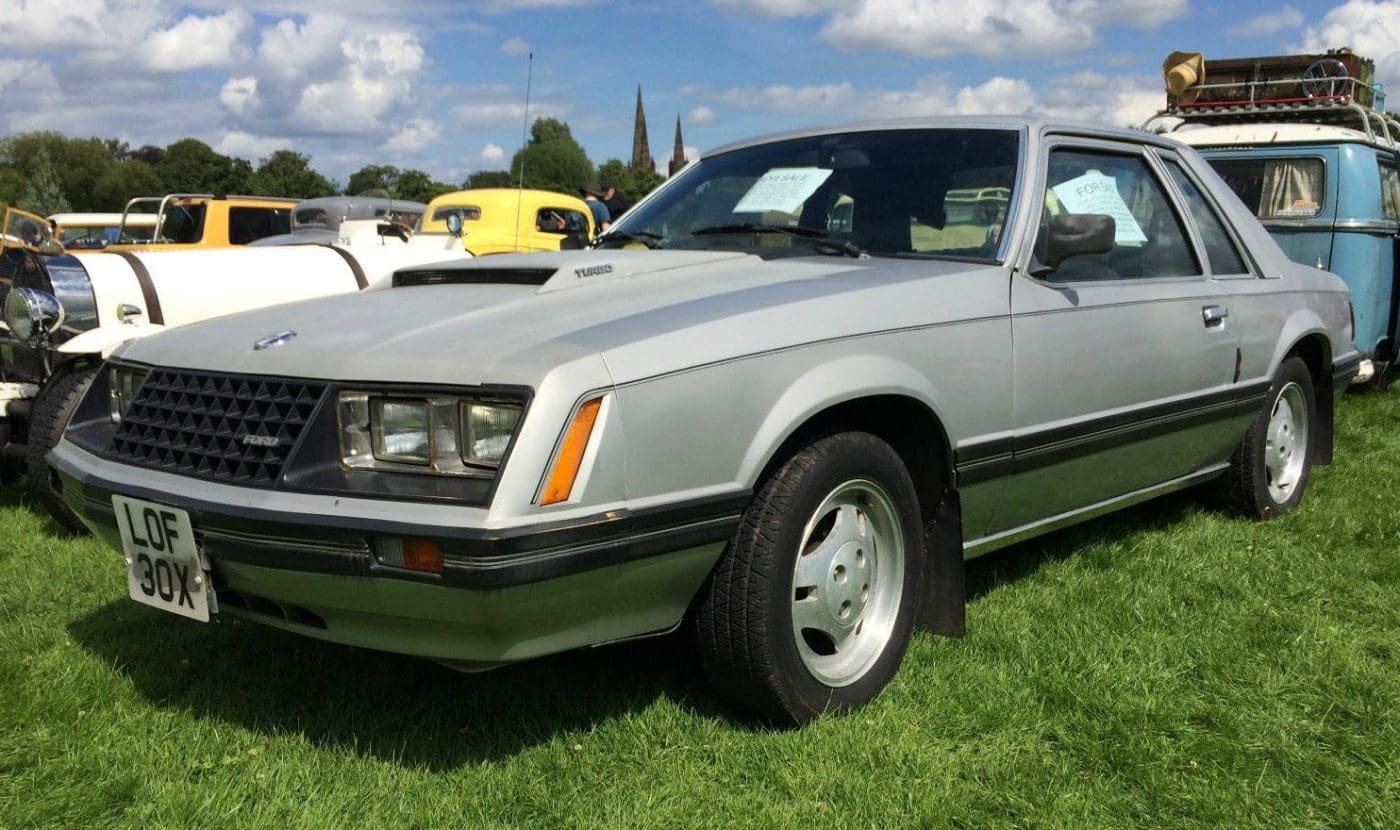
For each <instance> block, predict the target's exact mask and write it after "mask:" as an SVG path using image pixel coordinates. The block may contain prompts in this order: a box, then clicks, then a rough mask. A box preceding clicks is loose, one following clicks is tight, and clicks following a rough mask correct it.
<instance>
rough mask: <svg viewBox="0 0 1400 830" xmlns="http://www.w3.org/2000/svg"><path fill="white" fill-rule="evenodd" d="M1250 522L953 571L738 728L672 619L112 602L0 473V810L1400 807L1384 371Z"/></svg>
mask: <svg viewBox="0 0 1400 830" xmlns="http://www.w3.org/2000/svg"><path fill="white" fill-rule="evenodd" d="M1338 414H1339V418H1338V420H1339V429H1338V431H1339V437H1338V452H1337V463H1336V464H1335V465H1334V466H1332V467H1328V468H1321V469H1318V470H1315V471H1314V477H1313V480H1312V483H1311V485H1310V489H1309V492H1308V494H1307V497H1306V499H1305V502H1304V505H1303V509H1302V510H1301V511H1300V512H1299V513H1297V514H1294V515H1292V516H1289V517H1287V518H1285V519H1282V520H1279V521H1276V522H1272V523H1268V524H1254V523H1250V522H1247V521H1243V520H1239V519H1234V518H1229V517H1226V516H1223V515H1220V514H1218V513H1216V512H1213V511H1212V510H1210V509H1209V508H1204V507H1201V506H1198V505H1197V503H1196V502H1195V501H1194V500H1193V498H1192V497H1191V496H1190V495H1189V494H1186V495H1182V496H1179V497H1174V498H1170V499H1167V500H1164V501H1158V502H1154V503H1149V504H1146V505H1143V506H1140V507H1138V508H1136V509H1133V510H1130V511H1128V512H1125V513H1121V514H1118V515H1116V516H1111V517H1108V518H1106V519H1102V520H1099V521H1095V522H1093V523H1090V524H1086V525H1083V526H1080V527H1078V528H1074V529H1071V530H1069V531H1065V532H1061V533H1058V534H1054V535H1052V536H1049V537H1046V538H1043V539H1040V540H1036V541H1033V542H1030V543H1027V544H1023V545H1021V546H1018V547H1016V548H1013V549H1010V550H1007V551H1003V552H1001V553H998V554H993V555H991V556H990V557H986V558H984V559H981V560H977V561H974V562H973V563H970V565H969V575H968V576H969V586H970V591H971V601H970V606H969V609H968V623H969V635H968V636H967V637H966V638H965V639H961V640H950V639H941V638H934V637H931V636H928V635H926V634H919V635H917V637H916V639H915V641H914V643H913V645H912V647H911V649H910V651H909V655H908V657H907V658H906V660H905V662H904V667H903V669H902V670H901V672H900V674H899V676H898V677H897V678H896V680H895V682H894V683H893V684H892V685H891V686H890V688H889V689H887V690H886V691H885V693H884V694H883V695H882V696H881V697H880V698H879V699H878V700H877V701H876V702H875V704H874V705H872V706H870V707H868V708H866V709H863V710H861V711H859V712H856V713H855V714H853V715H851V716H848V717H844V718H833V719H826V720H823V721H821V722H818V723H816V724H814V725H812V726H809V727H807V728H805V729H802V730H798V731H792V732H773V731H765V730H761V729H756V728H754V727H752V726H747V725H745V724H743V723H736V722H734V721H732V720H731V719H730V718H729V717H728V716H727V715H726V713H725V712H724V711H723V710H721V709H720V708H719V707H718V706H717V704H716V703H715V702H714V701H713V700H712V699H711V698H710V697H709V696H708V695H707V693H706V690H705V687H704V685H703V683H702V682H701V681H700V679H699V678H698V677H697V676H696V671H695V669H694V663H695V661H694V658H693V656H692V651H691V648H690V646H689V644H688V642H687V641H686V640H685V638H684V637H680V636H675V637H668V638H664V639H660V640H653V641H649V642H645V643H638V644H632V645H625V646H614V647H609V648H603V649H597V650H593V651H587V652H580V653H574V654H568V655H563V656H560V657H555V658H550V659H545V660H540V661H537V662H534V663H530V664H527V665H522V666H517V667H513V668H508V669H504V670H500V671H496V672H493V673H489V674H483V675H475V676H471V675H461V674H454V673H452V672H450V671H448V670H446V669H442V668H439V667H438V666H436V665H432V664H429V663H425V662H421V661H416V660H412V659H407V658H402V657H396V656H393V655H386V654H378V653H373V652H367V651H357V650H352V649H348V648H341V647H336V646H330V645H325V644H321V643H318V642H315V641H312V640H307V639H301V638H298V637H296V636H293V635H290V634H284V633H280V632H277V631H273V630H270V629H265V628H262V627H260V626H256V625H252V624H247V623H244V624H234V623H225V624H220V625H213V626H202V625H200V624H198V623H192V622H189V621H186V620H183V619H179V618H177V617H174V616H169V615H165V614H162V613H161V612H159V611H156V610H154V609H148V608H145V607H143V606H138V605H136V604H134V603H132V602H130V601H129V600H127V599H126V597H125V582H124V577H123V575H122V572H121V570H120V568H119V564H120V559H119V558H118V556H117V554H116V553H114V552H113V551H110V550H107V549H104V548H103V547H101V546H99V545H98V544H97V543H96V542H93V541H91V540H86V539H79V540H73V539H69V538H64V537H62V536H61V535H59V534H58V532H57V529H56V528H55V526H54V525H53V524H51V523H49V522H48V521H46V520H45V519H43V518H40V515H39V513H38V512H37V509H36V508H32V507H31V506H29V505H28V504H27V503H26V500H27V492H26V490H24V489H23V488H22V487H18V486H12V487H8V488H4V489H0V828H5V830H9V829H10V828H28V827H45V828H48V827H81V828H87V827H94V828H97V827H102V828H105V827H133V828H137V827H139V828H154V827H169V828H188V827H275V828H303V827H306V828H321V827H325V828H341V827H365V828H397V827H423V828H427V827H449V826H452V827H465V828H493V827H532V828H533V827H538V828H573V827H606V828H633V827H667V828H669V827H800V828H812V827H831V828H843V829H844V828H857V827H900V826H910V827H969V828H997V827H1008V828H1009V827H1085V828H1120V827H1121V828H1146V827H1209V828H1246V827H1257V828H1270V830H1274V828H1310V827H1319V828H1322V827H1327V828H1332V827H1347V828H1352V827H1356V828H1363V827H1365V828H1385V830H1394V828H1396V827H1400V476H1398V475H1397V469H1400V392H1391V393H1390V394H1388V395H1362V396H1356V395H1352V396H1348V397H1347V399H1346V400H1344V401H1342V402H1341V403H1340V405H1339V413H1338Z"/></svg>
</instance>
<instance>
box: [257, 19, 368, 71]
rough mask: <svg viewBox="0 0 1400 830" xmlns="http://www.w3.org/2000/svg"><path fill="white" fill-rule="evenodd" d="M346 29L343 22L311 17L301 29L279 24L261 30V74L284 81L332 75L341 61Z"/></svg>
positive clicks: (291, 22)
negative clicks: (341, 44) (308, 76)
mask: <svg viewBox="0 0 1400 830" xmlns="http://www.w3.org/2000/svg"><path fill="white" fill-rule="evenodd" d="M346 25H347V24H346V21H345V20H344V19H342V18H340V17H337V16H335V15H325V14H313V15H310V16H309V17H307V18H306V21H305V22H304V23H301V24H300V25H298V24H297V23H296V21H294V20H285V19H284V20H279V21H277V23H276V25H273V26H270V27H268V28H266V29H263V32H262V40H261V42H260V43H259V44H258V64H259V66H260V68H261V69H262V71H263V72H265V73H267V74H270V75H274V76H276V77H280V78H287V79H295V78H299V77H304V76H306V75H315V74H319V75H324V74H329V73H332V72H334V71H335V69H336V67H337V66H338V65H339V64H340V62H341V59H342V52H341V48H340V42H341V40H342V39H343V38H344V37H345V36H346Z"/></svg>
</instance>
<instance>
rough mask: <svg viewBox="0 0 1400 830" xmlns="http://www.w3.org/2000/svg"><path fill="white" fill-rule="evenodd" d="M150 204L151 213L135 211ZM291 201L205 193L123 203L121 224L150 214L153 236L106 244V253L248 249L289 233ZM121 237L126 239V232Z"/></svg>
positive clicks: (290, 228) (292, 203) (293, 202)
mask: <svg viewBox="0 0 1400 830" xmlns="http://www.w3.org/2000/svg"><path fill="white" fill-rule="evenodd" d="M152 204H155V206H156V207H155V210H154V211H150V210H145V211H142V210H135V208H146V207H149V206H151V205H152ZM296 205H297V200H296V199H279V198H273V197H270V196H214V195H211V194H208V193H200V194H196V193H172V194H170V195H168V196H163V197H141V198H137V199H132V200H131V201H130V202H127V205H126V210H125V211H123V213H124V216H125V219H124V225H129V224H133V223H134V222H135V221H137V220H134V219H133V218H132V217H133V216H137V215H140V214H141V213H143V212H144V213H154V214H155V215H156V216H157V217H159V219H158V220H157V223H156V229H155V235H154V236H153V237H152V238H151V239H150V240H147V241H144V242H135V243H124V244H116V245H108V246H107V247H106V248H105V249H104V250H108V251H167V250H177V251H181V250H192V249H195V248H227V247H229V246H233V245H247V244H248V243H249V242H253V241H254V240H258V239H262V238H263V237H265V236H275V235H277V234H283V233H291V231H292V208H294V207H296ZM122 236H123V237H126V236H129V234H127V233H126V232H125V231H123V232H122Z"/></svg>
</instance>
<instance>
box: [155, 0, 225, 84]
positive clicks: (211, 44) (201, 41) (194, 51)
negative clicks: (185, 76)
mask: <svg viewBox="0 0 1400 830" xmlns="http://www.w3.org/2000/svg"><path fill="white" fill-rule="evenodd" d="M252 27H253V16H252V15H250V14H249V13H248V12H246V11H244V10H243V9H232V10H230V11H228V12H226V13H224V14H221V15H217V16H213V17H196V16H195V15H190V16H188V17H186V18H184V19H183V20H181V21H180V22H179V23H176V24H175V25H174V26H171V27H170V28H168V29H158V30H156V31H154V32H151V33H150V34H148V35H147V36H146V38H145V40H144V42H143V43H142V45H141V47H140V49H139V50H138V52H139V54H140V56H141V59H142V60H143V62H144V63H145V65H146V66H147V67H148V68H150V69H154V70H156V71H163V72H188V71H190V70H192V69H203V68H208V67H219V66H228V65H230V64H232V63H235V62H236V61H240V60H244V59H246V58H247V56H248V54H249V50H248V46H247V44H246V43H244V40H245V39H246V38H247V36H248V32H249V31H250V30H251V29H252Z"/></svg>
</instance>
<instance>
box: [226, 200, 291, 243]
mask: <svg viewBox="0 0 1400 830" xmlns="http://www.w3.org/2000/svg"><path fill="white" fill-rule="evenodd" d="M291 231H292V215H291V211H289V210H287V209H286V208H260V207H236V208H229V211H228V241H229V244H230V245H247V244H248V243H249V242H253V241H255V240H258V239H262V238H263V237H265V236H275V235H277V234H282V233H291Z"/></svg>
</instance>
